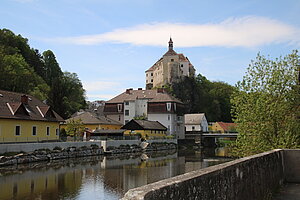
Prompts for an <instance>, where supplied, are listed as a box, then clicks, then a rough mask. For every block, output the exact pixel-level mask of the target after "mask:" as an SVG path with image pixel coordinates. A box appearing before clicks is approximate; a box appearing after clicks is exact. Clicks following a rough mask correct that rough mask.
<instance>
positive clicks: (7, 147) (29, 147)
mask: <svg viewBox="0 0 300 200" xmlns="http://www.w3.org/2000/svg"><path fill="white" fill-rule="evenodd" d="M92 144H96V145H98V146H99V147H100V145H101V143H100V142H99V141H98V142H97V141H94V142H47V143H18V144H0V154H3V153H5V152H21V151H23V152H33V151H35V150H38V149H50V150H52V149H53V148H54V147H61V148H63V149H66V148H68V147H76V148H78V147H82V146H91V145H92Z"/></svg>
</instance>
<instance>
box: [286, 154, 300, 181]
mask: <svg viewBox="0 0 300 200" xmlns="http://www.w3.org/2000/svg"><path fill="white" fill-rule="evenodd" d="M283 166H284V178H285V181H286V182H289V183H300V149H285V150H284V151H283Z"/></svg>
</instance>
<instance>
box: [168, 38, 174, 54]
mask: <svg viewBox="0 0 300 200" xmlns="http://www.w3.org/2000/svg"><path fill="white" fill-rule="evenodd" d="M170 50H173V41H172V38H171V37H170V40H169V51H170Z"/></svg>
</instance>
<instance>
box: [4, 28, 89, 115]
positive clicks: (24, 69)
mask: <svg viewBox="0 0 300 200" xmlns="http://www.w3.org/2000/svg"><path fill="white" fill-rule="evenodd" d="M0 89H3V90H8V91H14V92H21V93H27V94H31V95H33V96H35V97H37V98H39V99H41V100H46V102H47V104H48V105H50V106H51V107H52V108H53V109H54V110H55V111H56V112H57V113H59V114H60V115H61V116H62V117H64V118H68V117H69V116H70V115H71V114H73V113H74V112H76V111H78V110H79V109H81V108H84V107H85V106H86V102H85V96H84V95H85V91H84V89H83V87H82V83H81V81H80V80H79V78H78V76H77V74H76V73H70V72H63V71H62V70H61V68H60V66H59V64H58V62H57V61H56V58H55V55H54V53H53V52H52V51H50V50H47V51H45V52H43V53H42V54H40V53H39V51H38V50H37V49H34V48H32V47H30V46H29V44H28V40H27V39H26V38H23V37H22V36H21V35H15V34H14V33H13V32H12V31H10V30H8V29H0Z"/></svg>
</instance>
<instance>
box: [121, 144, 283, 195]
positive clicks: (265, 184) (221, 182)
mask: <svg viewBox="0 0 300 200" xmlns="http://www.w3.org/2000/svg"><path fill="white" fill-rule="evenodd" d="M283 179H284V175H283V151H282V150H273V151H270V152H266V153H262V154H257V155H254V156H250V157H246V158H241V159H238V160H234V161H231V162H228V163H224V164H220V165H216V166H212V167H208V168H205V169H201V170H198V171H193V172H189V173H186V174H183V175H179V176H176V177H173V178H169V179H165V180H162V181H159V182H156V183H152V184H149V185H145V186H142V187H139V188H135V189H132V190H129V191H128V192H127V193H126V194H125V196H124V198H123V200H129V199H130V200H138V199H139V200H142V199H143V200H150V199H155V200H158V199H203V200H210V199H214V200H227V199H228V200H240V199H243V200H253V199H255V200H260V199H268V198H270V196H271V193H272V192H273V191H274V190H276V189H278V187H279V186H280V185H281V184H282V183H283Z"/></svg>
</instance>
